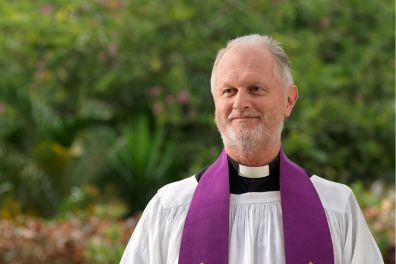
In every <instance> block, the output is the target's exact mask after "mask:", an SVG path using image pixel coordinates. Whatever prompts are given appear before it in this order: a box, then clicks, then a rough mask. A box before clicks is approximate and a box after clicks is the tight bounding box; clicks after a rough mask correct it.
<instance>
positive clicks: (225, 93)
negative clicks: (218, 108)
mask: <svg viewBox="0 0 396 264" xmlns="http://www.w3.org/2000/svg"><path fill="white" fill-rule="evenodd" d="M234 93H235V89H233V88H227V89H224V90H223V95H232V94H234Z"/></svg>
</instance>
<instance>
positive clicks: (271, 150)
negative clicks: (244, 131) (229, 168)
mask: <svg viewBox="0 0 396 264" xmlns="http://www.w3.org/2000/svg"><path fill="white" fill-rule="evenodd" d="M280 147H281V144H280V141H279V142H277V143H274V144H271V146H266V147H265V148H251V149H246V148H243V147H241V146H236V145H232V146H231V145H228V146H224V148H225V150H226V152H227V154H228V155H229V156H230V157H231V158H232V159H233V160H235V161H236V162H238V163H239V164H242V165H245V166H251V167H259V166H264V165H267V164H269V163H270V162H271V161H273V160H274V159H275V158H276V156H277V155H278V153H279V151H280Z"/></svg>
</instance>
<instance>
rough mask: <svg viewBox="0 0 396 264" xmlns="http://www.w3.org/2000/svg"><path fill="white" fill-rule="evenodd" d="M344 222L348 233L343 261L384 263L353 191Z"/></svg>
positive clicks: (357, 263)
mask: <svg viewBox="0 0 396 264" xmlns="http://www.w3.org/2000/svg"><path fill="white" fill-rule="evenodd" d="M344 224H345V232H346V233H345V244H344V248H343V262H342V263H351V264H381V263H384V261H383V259H382V256H381V252H380V250H379V249H378V246H377V244H376V242H375V240H374V238H373V236H372V235H371V233H370V230H369V228H368V226H367V223H366V221H365V219H364V216H363V214H362V212H361V210H360V208H359V205H358V203H357V201H356V199H355V196H354V195H353V193H352V192H351V194H350V196H349V202H348V206H347V208H346V214H345V219H344Z"/></svg>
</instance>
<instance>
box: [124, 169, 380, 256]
mask: <svg viewBox="0 0 396 264" xmlns="http://www.w3.org/2000/svg"><path fill="white" fill-rule="evenodd" d="M311 181H312V182H313V184H314V186H315V188H316V190H317V191H318V193H319V197H320V199H321V201H322V204H323V206H324V208H325V212H326V217H327V220H328V223H329V226H330V232H331V237H332V241H333V248H334V257H335V263H336V264H341V263H342V264H347V263H348V264H350V263H352V264H377V263H379V264H380V263H383V260H382V257H381V253H380V251H379V249H378V247H377V245H376V243H375V241H374V239H373V237H372V235H371V233H370V231H369V229H368V227H367V224H366V221H365V219H364V217H363V214H362V212H361V210H360V208H359V205H358V204H357V202H356V199H355V196H354V195H353V193H352V191H351V190H350V189H349V188H348V187H347V186H345V185H343V184H339V183H334V182H331V181H328V180H325V179H322V178H320V177H318V176H312V177H311ZM196 186H197V181H196V179H195V177H194V176H193V177H189V178H187V179H184V180H181V181H178V182H174V183H171V184H168V185H166V186H164V187H162V188H161V189H160V190H159V191H158V192H157V194H156V195H155V196H154V197H153V198H152V200H151V201H150V203H149V204H148V205H147V207H146V209H145V210H144V212H143V215H142V217H141V219H140V221H139V223H138V225H137V226H136V228H135V230H134V232H133V234H132V237H131V239H130V241H129V243H128V245H127V247H126V249H125V252H124V255H123V256H122V259H121V262H120V263H121V264H143V263H144V264H149V263H150V264H162V263H164V264H165V263H166V264H176V263H177V262H178V257H179V248H180V241H181V235H182V231H183V225H184V221H185V218H186V215H187V212H188V208H189V204H190V202H191V199H192V196H193V193H194V190H195V187H196ZM296 188H298V186H296ZM205 220H206V219H202V221H205ZM283 243H284V241H283V227H282V211H281V203H280V192H278V191H276V192H251V193H244V194H239V195H236V194H231V199H230V244H229V247H230V250H229V263H230V264H255V263H257V264H266V263H268V264H277V263H280V264H282V263H285V256H284V246H283Z"/></svg>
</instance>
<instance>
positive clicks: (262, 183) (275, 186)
mask: <svg viewBox="0 0 396 264" xmlns="http://www.w3.org/2000/svg"><path fill="white" fill-rule="evenodd" d="M227 157H228V170H229V175H230V193H233V194H242V193H247V192H269V191H279V190H280V185H279V154H278V156H276V158H275V159H274V160H273V161H272V162H271V163H270V164H268V166H269V175H268V176H265V177H262V178H247V177H243V176H240V175H238V166H239V164H238V162H236V161H235V160H233V159H232V158H231V157H230V156H228V155H227ZM206 169H207V168H205V169H204V170H202V171H201V172H199V173H197V174H196V175H195V177H196V179H197V181H199V179H200V178H201V176H202V175H203V174H204V172H205V171H206ZM305 172H306V174H307V176H309V177H311V173H309V172H308V171H305Z"/></svg>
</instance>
